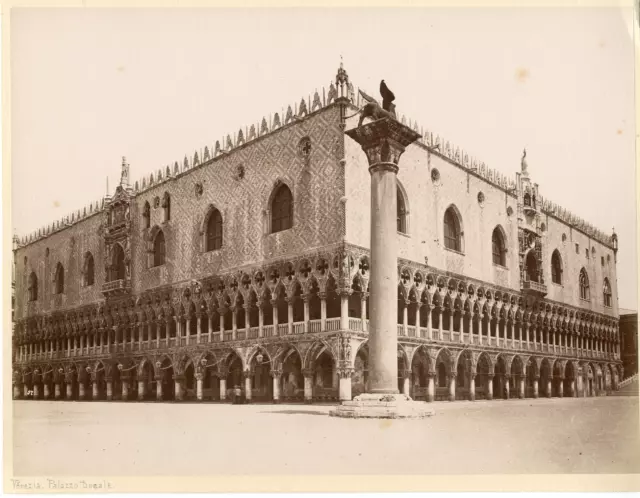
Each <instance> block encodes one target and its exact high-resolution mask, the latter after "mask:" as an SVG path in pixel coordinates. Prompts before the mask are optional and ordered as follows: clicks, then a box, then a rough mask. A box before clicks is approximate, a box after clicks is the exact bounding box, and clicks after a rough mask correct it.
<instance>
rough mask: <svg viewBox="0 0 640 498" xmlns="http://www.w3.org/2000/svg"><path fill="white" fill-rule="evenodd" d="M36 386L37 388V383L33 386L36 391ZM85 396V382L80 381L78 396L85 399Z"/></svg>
mask: <svg viewBox="0 0 640 498" xmlns="http://www.w3.org/2000/svg"><path fill="white" fill-rule="evenodd" d="M36 388H37V385H34V386H33V389H34V391H35V389H36ZM84 396H85V391H84V382H78V398H79V399H84Z"/></svg>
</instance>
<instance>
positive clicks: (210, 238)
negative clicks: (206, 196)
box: [201, 204, 223, 252]
mask: <svg viewBox="0 0 640 498" xmlns="http://www.w3.org/2000/svg"><path fill="white" fill-rule="evenodd" d="M201 233H202V234H203V235H204V252H209V251H217V250H219V249H222V242H223V223H222V213H220V210H219V209H218V208H216V207H215V206H214V205H213V204H209V207H208V209H207V214H206V215H205V217H204V221H203V224H202V229H201Z"/></svg>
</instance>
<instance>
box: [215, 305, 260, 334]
mask: <svg viewBox="0 0 640 498" xmlns="http://www.w3.org/2000/svg"><path fill="white" fill-rule="evenodd" d="M256 304H257V305H258V337H263V336H264V310H263V309H262V301H260V300H259V301H257V303H256ZM209 340H211V339H209Z"/></svg>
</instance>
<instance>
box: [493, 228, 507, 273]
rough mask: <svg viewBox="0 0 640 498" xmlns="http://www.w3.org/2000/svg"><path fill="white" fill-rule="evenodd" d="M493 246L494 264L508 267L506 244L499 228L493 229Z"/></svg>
mask: <svg viewBox="0 0 640 498" xmlns="http://www.w3.org/2000/svg"><path fill="white" fill-rule="evenodd" d="M491 245H492V248H493V264H496V265H501V266H506V265H507V263H506V257H505V254H506V252H507V250H506V244H505V241H504V236H503V235H502V230H501V229H500V227H499V226H497V227H495V228H494V229H493V234H492V235H491Z"/></svg>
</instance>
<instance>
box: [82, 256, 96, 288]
mask: <svg viewBox="0 0 640 498" xmlns="http://www.w3.org/2000/svg"><path fill="white" fill-rule="evenodd" d="M94 281H95V269H94V264H93V254H91V253H90V252H88V253H87V254H85V255H84V285H85V286H87V287H88V286H89V285H93V283H94Z"/></svg>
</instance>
